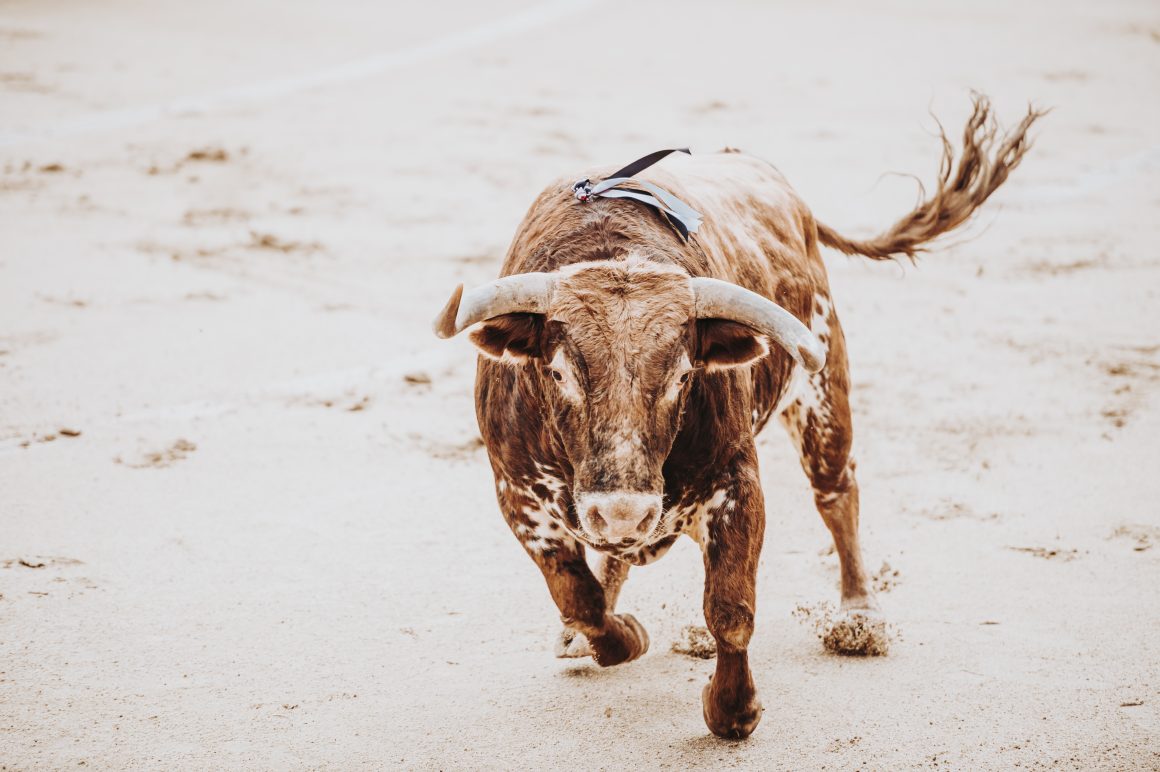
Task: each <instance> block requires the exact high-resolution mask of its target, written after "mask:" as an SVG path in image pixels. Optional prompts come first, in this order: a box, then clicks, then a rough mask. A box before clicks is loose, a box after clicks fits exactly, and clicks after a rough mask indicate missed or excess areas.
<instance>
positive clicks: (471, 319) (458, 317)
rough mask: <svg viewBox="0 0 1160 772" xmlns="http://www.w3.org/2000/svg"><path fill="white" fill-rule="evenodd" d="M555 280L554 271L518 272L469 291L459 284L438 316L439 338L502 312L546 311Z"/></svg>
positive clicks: (436, 326) (535, 312) (461, 330)
mask: <svg viewBox="0 0 1160 772" xmlns="http://www.w3.org/2000/svg"><path fill="white" fill-rule="evenodd" d="M555 283H556V276H555V274H551V273H517V274H515V275H514V276H504V277H503V278H502V279H496V280H495V281H492V282H488V283H487V284H481V285H480V286H478V287H473V288H472V289H470V290H468V291H467V292H464V291H463V285H462V284H460V285H459V286H458V287H456V288H455V291H454V292H452V293H451V299H450V300H448V301H447V305H445V306H443V310H442V311H440V312H439V315H438V316H437V317H435V323H434V325H433V326H434V328H435V334H436V335H438V336H439V337H440V338H450V337H452V336H454V335H458V334H459V333H461V332H463V331H464V330H465V329H467V328H468V327H470V326H471V325H473V324H475V323H476V322H482V321H484V320H485V319H491V318H492V317H494V316H500V315H502V314H516V313H525V314H543V313H547V311H548V302H549V301H550V300H551V298H552V287H553V286H554V285H555Z"/></svg>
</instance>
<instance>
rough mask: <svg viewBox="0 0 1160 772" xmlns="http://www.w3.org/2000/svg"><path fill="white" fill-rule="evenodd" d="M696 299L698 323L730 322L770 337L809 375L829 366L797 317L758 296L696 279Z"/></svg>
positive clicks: (817, 342) (693, 282) (714, 281)
mask: <svg viewBox="0 0 1160 772" xmlns="http://www.w3.org/2000/svg"><path fill="white" fill-rule="evenodd" d="M689 284H690V285H691V286H692V288H693V294H694V295H695V296H696V311H695V316H696V317H697V318H698V319H728V320H729V321H732V322H740V323H741V324H745V325H748V326H750V327H752V328H753V329H755V330H757V331H758V332H761V333H763V334H765V335H768V336H769V337H770V338H771V339H772V340H773V342H774V343H776V344H777V345H779V346H781V347H782V348H783V349H785V350H786V352H788V353H789V355H790V356H792V357H793V358H794V359H795V360H796V361H797V363H798V364H800V365H801V366H802V367H804V368H805V369H806V371H807V372H811V373H816V372H817V371H818V370H821V369H822V367H823V366H824V365H825V364H826V347H825V346H823V345H822V342H821V341H820V340H818V339H817V337H815V336H814V334H813V333H812V332H810V330H809V328H808V327H806V326H805V325H804V324H802V323H801V322H800V321H799V320H798V318H797V317H796V316H794V315H793V314H791V313H790V312H789V311H786V310H785V309H784V308H782V307H781V306H779V305H778V304H777V303H774V302H773V301H772V300H770V299H769V298H767V297H765V296H763V295H759V294H757V293H756V292H752V291H750V290H747V289H745V288H744V287H739V286H737V285H736V284H730V283H729V282H727V281H721V280H720V279H710V278H708V277H705V276H696V277H693V278H692V279H690V280H689Z"/></svg>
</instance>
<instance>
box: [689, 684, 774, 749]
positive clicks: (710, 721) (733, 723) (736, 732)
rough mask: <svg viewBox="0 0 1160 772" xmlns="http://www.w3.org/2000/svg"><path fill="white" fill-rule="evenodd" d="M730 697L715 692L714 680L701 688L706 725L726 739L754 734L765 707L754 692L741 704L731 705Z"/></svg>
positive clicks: (740, 738) (742, 738)
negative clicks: (723, 696)
mask: <svg viewBox="0 0 1160 772" xmlns="http://www.w3.org/2000/svg"><path fill="white" fill-rule="evenodd" d="M729 702H731V700H729V699H722V697H721V695H714V694H713V682H712V681H709V683H707V684H705V688H704V689H703V690H701V707H702V708H703V709H704V714H705V725H706V726H708V727H709V731H710V732H712V733H713V734H715V735H717V736H718V737H720V738H722V739H725V740H744V739H745V738H746V737H748V736H749V735H751V734H753V730H754V729H756V728H757V725H758V724H760V723H761V713H762V711H764V710H765V708H763V707H762V705H761V700H759V699H758V698H757V692H753V694H751V695H750V696H749V698H748V699H744V700H742V701H741V704H734V705H730V704H729Z"/></svg>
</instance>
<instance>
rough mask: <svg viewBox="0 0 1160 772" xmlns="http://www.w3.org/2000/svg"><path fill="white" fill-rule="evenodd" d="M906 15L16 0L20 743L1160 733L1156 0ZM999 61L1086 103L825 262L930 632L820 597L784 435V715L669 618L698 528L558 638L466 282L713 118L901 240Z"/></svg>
mask: <svg viewBox="0 0 1160 772" xmlns="http://www.w3.org/2000/svg"><path fill="white" fill-rule="evenodd" d="M866 5H867V4H862V3H856V2H852V1H846V0H835V1H834V2H825V3H815V4H809V5H807V4H797V5H794V6H788V5H785V6H781V5H772V4H767V3H757V2H731V3H716V4H713V5H712V6H703V7H699V8H698V7H694V6H680V5H674V4H670V3H659V2H658V3H639V4H635V3H634V4H631V5H628V4H615V3H611V2H606V3H599V2H590V3H564V4H560V3H548V4H547V5H534V4H533V3H532V2H530V1H529V0H505V1H504V2H496V3H489V4H486V5H484V4H469V3H462V4H461V5H460V6H458V7H449V6H447V5H445V4H431V3H427V4H420V5H409V6H407V8H406V9H405V10H404V9H402V8H399V9H392V8H389V7H384V6H383V5H381V4H378V3H372V2H360V3H350V4H346V5H344V6H342V8H341V10H340V11H335V9H334V8H333V7H332V5H331V4H328V3H323V2H321V0H294V1H293V2H282V3H273V2H257V1H255V0H234V1H233V2H230V3H210V4H206V3H183V2H177V0H155V1H154V2H150V3H132V2H128V1H127V0H110V1H109V2H104V3H99V4H98V3H91V2H89V3H86V2H80V0H75V1H74V2H63V1H53V2H48V1H42V2H32V1H31V0H26V1H17V2H13V1H12V0H9V1H7V2H3V3H0V106H2V108H0V166H2V167H3V168H2V176H0V769H5V770H9V769H63V768H76V767H78V766H86V767H89V768H103V769H131V768H140V769H150V768H152V769H161V768H166V769H223V768H247V769H248V768H253V769H275V768H276V769H285V768H322V767H326V768H334V769H347V768H358V767H401V768H416V769H453V768H517V767H533V768H580V769H598V768H608V769H618V768H673V769H686V768H694V767H699V768H720V767H736V768H747V769H805V768H815V769H854V768H863V769H891V770H892V769H906V768H920V767H922V768H926V767H937V768H942V767H945V768H956V769H1010V768H1013V767H1022V768H1033V769H1035V768H1053V769H1054V768H1076V769H1094V768H1106V769H1130V768H1136V769H1146V768H1157V767H1158V766H1160V602H1158V601H1157V587H1158V586H1160V504H1158V503H1157V502H1158V501H1160V474H1158V473H1157V461H1158V460H1160V448H1158V441H1157V434H1158V433H1160V404H1158V401H1157V398H1156V397H1157V384H1158V383H1160V305H1158V304H1160V247H1158V246H1157V245H1158V244H1160V218H1158V216H1157V214H1158V211H1160V193H1158V189H1157V185H1156V179H1157V175H1158V174H1160V131H1158V129H1157V126H1160V100H1157V99H1156V98H1155V95H1156V94H1157V93H1160V11H1158V9H1157V6H1156V5H1155V3H1152V2H1147V0H1143V1H1141V2H1126V1H1118V2H1108V3H1100V4H1091V3H1079V2H1074V3H1065V4H1060V3H1050V2H1046V0H1036V2H1019V3H1013V2H1009V1H1003V2H998V1H990V0H988V1H986V2H975V3H970V4H961V3H954V4H951V3H945V4H942V3H935V4H931V3H919V2H913V3H904V2H888V3H885V4H881V5H880V7H879V8H878V9H876V10H873V11H872V10H869V9H868V8H867V7H866ZM970 88H977V89H979V90H982V91H984V92H986V93H989V94H990V95H992V96H993V98H994V100H995V103H996V106H997V109H998V111H999V114H1000V116H1001V117H1005V118H1006V119H1007V121H1009V122H1014V121H1015V120H1016V119H1017V118H1018V117H1019V115H1020V113H1021V111H1022V110H1023V108H1024V106H1025V104H1026V101H1027V100H1029V99H1033V100H1035V102H1036V103H1037V104H1039V105H1043V106H1054V107H1055V111H1054V112H1053V113H1052V114H1051V115H1050V116H1049V117H1048V118H1047V119H1045V120H1044V121H1043V122H1042V125H1041V127H1040V129H1039V130H1038V141H1037V144H1036V147H1035V148H1034V150H1033V151H1032V153H1031V154H1030V156H1029V157H1028V159H1027V161H1026V163H1025V165H1024V166H1023V167H1022V168H1021V169H1019V170H1018V172H1017V174H1016V175H1015V177H1014V178H1013V179H1012V180H1011V181H1010V182H1009V183H1008V185H1007V186H1006V187H1005V188H1004V189H1003V190H1002V191H1001V192H1000V193H999V194H998V195H997V196H996V198H995V200H994V201H993V202H992V204H991V205H989V206H988V208H987V209H986V212H985V214H984V215H983V217H982V218H981V219H980V220H979V221H977V222H976V223H975V225H974V226H973V227H972V228H971V229H970V231H969V233H968V234H966V236H969V238H956V239H954V240H953V241H955V242H956V243H954V244H951V245H949V246H948V247H947V248H945V249H943V250H941V251H939V252H937V253H935V254H933V255H931V256H929V257H927V258H926V259H924V260H923V261H922V263H921V265H920V266H919V267H917V268H906V269H905V270H903V269H901V268H899V267H897V266H893V265H870V264H868V263H866V262H863V261H859V260H850V259H846V258H843V257H840V256H834V255H830V256H828V257H827V259H828V261H829V266H830V270H831V276H832V279H833V284H834V293H835V298H836V302H837V305H838V308H839V310H840V313H841V314H842V317H843V321H844V324H845V326H846V329H847V335H848V337H849V341H850V350H851V358H852V363H853V376H854V381H855V391H854V408H855V419H856V427H857V438H858V439H857V444H858V456H859V461H860V465H859V478H860V481H861V484H862V505H863V532H864V534H865V542H866V550H867V557H868V560H869V562H870V564H871V565H872V566H873V567H874V568H875V569H876V570H878V573H879V578H878V581H877V584H878V586H879V590H880V599H881V601H882V603H883V606H884V608H885V610H886V613H887V614H888V615H889V617H890V619H891V620H892V622H893V623H894V624H895V625H896V627H897V629H898V631H899V633H900V635H901V639H900V641H898V642H897V643H896V644H895V646H894V648H893V650H892V652H891V654H890V656H888V657H885V658H875V659H862V660H858V659H847V658H840V657H835V656H830V655H827V654H825V653H824V652H823V649H822V647H821V645H820V644H819V642H818V641H817V639H816V638H815V637H814V635H813V633H812V631H811V630H810V629H809V627H808V626H806V625H803V624H801V623H799V622H798V621H797V620H796V619H795V618H794V616H793V611H794V609H795V608H797V607H798V606H805V607H811V608H814V607H816V605H817V604H819V603H822V602H826V601H834V600H836V598H837V564H836V559H835V557H834V556H833V554H832V553H831V552H830V551H829V549H828V545H829V537H828V534H827V533H826V531H825V529H824V527H823V526H822V523H821V521H820V519H819V517H818V516H817V514H816V513H815V512H814V510H813V507H812V502H811V500H810V496H809V492H808V489H807V486H806V484H805V481H804V478H803V476H802V475H801V472H800V470H799V468H798V466H797V462H796V459H795V458H794V457H793V455H792V452H791V450H790V448H789V445H788V443H787V442H786V441H785V439H784V437H783V436H782V435H781V433H780V432H779V431H778V430H776V428H775V429H773V430H771V431H770V432H769V433H767V434H766V435H764V436H763V438H762V462H763V467H762V473H763V476H764V482H765V489H766V498H767V501H768V508H769V512H768V517H769V527H768V529H767V534H768V535H767V540H766V545H765V552H764V558H763V560H764V562H763V566H762V571H761V581H760V591H759V592H760V607H759V616H758V623H757V631H756V635H755V637H754V641H753V646H752V649H751V658H752V662H753V666H754V671H755V674H756V677H757V680H758V685H759V687H760V689H761V690H762V696H763V698H764V702H765V705H766V712H765V717H764V720H763V722H762V725H761V727H760V728H759V729H758V731H757V732H756V734H755V735H754V736H753V737H752V738H751V739H750V740H748V741H745V742H741V743H724V742H721V741H718V740H716V739H714V738H712V737H711V736H709V734H708V732H707V730H706V728H705V726H704V724H703V722H702V719H701V708H700V702H699V695H700V691H701V687H702V684H703V683H704V682H705V680H706V678H707V677H708V674H709V673H711V672H712V667H713V663H712V662H711V661H706V660H700V659H693V658H689V657H686V656H683V655H681V654H676V653H673V652H671V651H670V646H671V644H672V643H673V642H674V641H675V640H677V639H678V637H679V635H680V631H681V628H683V627H684V626H685V625H689V624H696V623H699V622H700V621H701V619H700V593H701V590H700V585H701V579H702V576H701V567H700V561H699V555H698V553H697V550H696V548H695V546H694V545H693V544H692V543H691V542H682V543H680V544H678V546H677V547H676V548H675V549H674V550H673V552H672V553H670V555H669V556H668V557H666V558H665V559H664V560H662V561H660V562H659V563H657V564H655V565H653V566H651V567H648V568H646V569H641V570H634V572H633V574H632V575H631V576H630V579H629V582H628V584H627V585H626V588H625V592H624V595H623V596H622V601H621V608H622V609H623V610H625V611H631V612H632V613H634V614H635V615H636V616H637V617H638V618H639V619H640V620H641V621H642V622H643V623H644V625H645V626H646V627H648V629H649V631H650V633H651V636H652V641H653V646H652V650H651V651H650V653H649V654H648V655H647V656H646V657H645V658H643V659H642V660H640V661H638V662H635V663H632V664H630V665H627V666H624V667H621V668H614V669H612V670H608V671H602V670H600V669H598V668H597V667H596V666H595V665H592V664H590V663H577V662H574V661H561V660H556V659H554V658H553V657H552V655H551V643H552V639H553V637H554V636H555V634H556V631H557V629H558V621H557V617H556V612H555V609H554V608H553V606H552V604H551V602H550V600H549V598H548V595H547V592H546V590H545V588H544V586H543V582H542V580H541V578H540V576H539V574H538V572H537V571H536V569H535V568H534V566H533V565H532V563H531V562H530V561H529V560H528V559H527V558H526V557H525V556H524V554H523V552H522V550H521V549H520V547H519V545H518V544H517V543H516V541H515V539H514V538H513V537H512V536H511V534H510V533H509V532H508V531H507V529H506V526H505V525H504V523H503V521H502V519H501V518H500V516H499V514H498V512H497V510H496V506H495V503H494V499H493V497H492V487H491V481H490V472H489V469H488V466H487V461H486V458H485V455H484V452H483V450H482V449H481V448H480V447H479V443H478V439H477V437H478V434H477V431H476V427H475V421H474V415H473V404H472V398H471V383H472V378H473V371H474V356H473V353H472V351H471V349H470V346H469V344H468V343H467V342H466V341H464V340H455V341H452V342H450V343H447V342H440V341H437V340H436V339H435V338H434V337H433V336H432V335H431V334H430V331H429V327H428V325H429V320H430V318H431V317H432V316H433V315H434V313H435V312H436V311H437V310H438V309H439V307H440V306H441V305H442V303H443V302H444V300H445V299H446V297H447V294H448V292H449V291H450V289H451V288H452V287H453V286H454V284H455V283H456V282H458V281H461V280H462V281H468V282H472V281H477V280H483V279H486V278H490V277H492V276H494V275H495V273H496V271H497V269H498V266H499V262H500V258H501V256H502V253H503V251H504V250H505V248H506V245H507V242H508V240H509V238H510V237H511V234H512V232H513V230H514V227H515V225H516V224H517V222H518V221H519V219H520V218H521V216H522V215H523V212H524V210H525V208H526V206H527V205H528V203H529V202H530V201H531V199H532V198H533V196H534V195H535V194H536V193H537V192H538V190H539V189H540V187H541V186H542V185H543V184H544V183H546V182H547V181H548V180H550V179H552V178H554V177H555V176H557V175H559V174H568V173H572V172H573V171H578V170H580V169H583V168H585V167H586V166H588V165H591V164H594V163H617V162H627V161H629V160H632V159H633V158H636V157H637V156H639V155H642V154H644V153H645V152H649V151H651V150H653V149H656V148H659V147H669V146H673V145H677V144H690V145H692V146H693V147H694V148H695V149H701V150H714V149H717V148H719V147H721V146H724V145H734V146H739V147H743V148H746V149H748V150H750V151H752V152H754V153H757V154H759V155H762V156H765V157H767V158H770V159H771V160H773V161H775V162H776V163H777V164H778V165H779V166H780V167H781V168H782V170H783V171H784V172H785V173H786V174H787V175H788V176H789V178H790V179H791V180H792V181H793V182H794V183H795V185H796V186H797V187H798V189H799V191H800V192H801V193H802V194H803V196H804V197H805V199H806V200H807V201H809V202H811V205H812V206H813V208H814V211H815V212H816V213H817V214H818V216H819V217H820V218H821V219H824V220H826V221H827V222H830V223H831V224H833V225H835V226H838V227H839V228H840V229H842V230H844V231H845V232H847V233H850V234H852V235H864V234H867V233H870V232H872V231H873V230H874V229H875V228H877V227H880V226H884V225H886V224H887V223H888V222H889V221H890V220H891V219H892V218H893V216H895V215H897V214H900V213H902V212H903V211H905V210H906V209H908V208H909V206H910V205H911V204H912V203H913V199H914V184H913V181H909V180H907V179H905V178H902V177H892V176H886V177H882V176H880V175H881V174H882V173H883V172H886V171H890V170H895V171H903V172H914V173H917V174H918V175H919V176H920V177H921V178H922V179H925V180H927V181H928V182H929V181H930V180H931V178H932V175H933V173H934V171H935V169H934V166H935V164H936V161H937V154H938V146H937V144H936V142H935V139H934V138H933V136H932V132H933V126H934V124H933V121H932V119H931V118H930V117H929V115H928V113H927V110H928V108H929V109H930V110H933V111H934V112H935V113H936V114H937V115H939V116H940V117H941V118H942V119H943V120H944V122H945V123H946V124H947V126H948V127H949V128H951V129H952V130H955V129H956V128H957V127H958V126H959V125H961V121H962V120H963V118H964V117H965V115H966V113H967V110H968V107H969V100H968V90H969V89H970ZM65 430H70V431H71V432H72V433H74V434H75V433H76V432H79V436H69V434H68V433H66V431H65ZM883 564H888V566H889V569H888V570H880V569H879V566H882V565H883Z"/></svg>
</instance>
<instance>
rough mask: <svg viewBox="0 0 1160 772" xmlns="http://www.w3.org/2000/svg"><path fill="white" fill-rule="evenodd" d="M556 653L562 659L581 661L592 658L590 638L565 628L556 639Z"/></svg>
mask: <svg viewBox="0 0 1160 772" xmlns="http://www.w3.org/2000/svg"><path fill="white" fill-rule="evenodd" d="M555 652H556V656H557V657H559V658H560V659H580V658H581V657H591V656H592V647H591V646H589V645H588V637H587V636H586V635H584V633H581V632H578V631H576V630H573V629H572V628H571V627H565V628H564V629H563V630H561V631H560V635H559V636H558V637H557V638H556V648H555Z"/></svg>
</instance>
